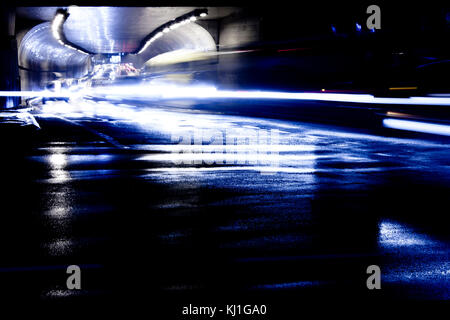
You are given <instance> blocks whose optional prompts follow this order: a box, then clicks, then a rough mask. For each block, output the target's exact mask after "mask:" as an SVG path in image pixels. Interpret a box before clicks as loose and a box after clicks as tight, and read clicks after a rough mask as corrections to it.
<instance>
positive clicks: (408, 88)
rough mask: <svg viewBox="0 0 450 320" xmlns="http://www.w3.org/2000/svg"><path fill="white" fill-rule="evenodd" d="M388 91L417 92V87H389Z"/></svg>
mask: <svg viewBox="0 0 450 320" xmlns="http://www.w3.org/2000/svg"><path fill="white" fill-rule="evenodd" d="M389 90H417V87H391V88H389Z"/></svg>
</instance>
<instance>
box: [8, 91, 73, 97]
mask: <svg viewBox="0 0 450 320" xmlns="http://www.w3.org/2000/svg"><path fill="white" fill-rule="evenodd" d="M72 96H73V93H69V92H67V93H56V92H50V91H0V97H48V98H70V97H72Z"/></svg>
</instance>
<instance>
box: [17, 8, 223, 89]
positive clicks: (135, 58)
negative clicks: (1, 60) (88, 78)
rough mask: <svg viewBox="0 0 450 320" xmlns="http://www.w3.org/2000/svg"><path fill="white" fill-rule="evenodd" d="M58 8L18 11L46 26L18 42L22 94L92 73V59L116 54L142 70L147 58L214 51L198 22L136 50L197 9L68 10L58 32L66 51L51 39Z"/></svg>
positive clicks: (41, 26) (211, 43)
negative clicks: (159, 31)
mask: <svg viewBox="0 0 450 320" xmlns="http://www.w3.org/2000/svg"><path fill="white" fill-rule="evenodd" d="M57 9H58V8H42V7H41V8H18V9H17V13H18V15H19V16H22V17H26V18H29V19H37V20H43V21H45V22H43V23H40V24H38V25H36V26H35V27H33V28H31V30H29V31H28V32H26V34H25V35H24V37H23V38H22V39H21V41H20V46H19V49H18V56H19V58H18V60H19V68H20V74H21V79H22V87H23V88H24V89H31V90H32V89H38V88H42V87H43V86H45V84H46V83H48V82H49V81H51V80H56V79H58V78H80V77H82V76H84V75H86V74H88V73H89V72H90V71H92V68H93V64H94V63H93V57H94V55H100V56H112V55H118V54H119V55H121V56H122V57H123V58H122V61H123V62H125V63H131V64H133V65H134V66H135V67H137V68H141V67H143V66H144V64H145V62H146V61H148V60H149V59H151V58H154V57H156V56H158V55H161V54H164V53H167V52H171V51H177V50H189V51H215V50H216V43H215V41H214V39H213V37H212V35H211V34H210V32H208V30H206V29H205V28H203V27H202V26H201V25H199V24H197V23H189V24H185V25H183V26H181V27H180V28H177V29H176V30H171V32H168V33H164V34H163V36H161V37H160V38H158V39H157V40H156V41H154V42H152V44H151V45H149V46H146V47H145V50H141V51H139V49H142V46H143V41H144V39H145V37H146V36H148V35H149V34H151V33H152V32H153V31H154V30H155V29H157V28H159V27H161V26H164V25H165V24H167V23H170V21H173V20H174V19H176V18H177V17H180V16H182V15H186V14H188V13H189V12H191V11H192V10H194V9H195V8H192V7H177V8H125V7H121V8H117V7H69V8H67V11H68V14H69V15H68V18H67V20H66V21H65V22H64V24H63V28H62V32H63V36H64V38H65V39H66V41H67V42H68V43H70V45H69V46H67V45H64V44H61V43H60V42H58V40H57V39H56V38H55V36H54V35H53V34H52V26H51V23H52V22H51V20H52V19H53V18H54V16H55V13H56V11H57ZM130 22H132V23H130ZM144 44H145V43H144ZM73 47H76V48H79V49H80V50H74V48H73ZM138 51H139V52H138Z"/></svg>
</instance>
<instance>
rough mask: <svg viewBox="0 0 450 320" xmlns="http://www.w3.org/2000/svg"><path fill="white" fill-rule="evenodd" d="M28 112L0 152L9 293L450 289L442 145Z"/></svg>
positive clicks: (181, 115) (206, 118)
mask: <svg viewBox="0 0 450 320" xmlns="http://www.w3.org/2000/svg"><path fill="white" fill-rule="evenodd" d="M36 116H37V120H38V121H39V123H40V125H41V127H42V128H43V130H42V132H41V136H40V138H39V142H38V144H37V146H36V147H34V148H33V149H32V150H31V151H29V152H27V153H26V154H25V155H23V156H14V157H5V158H4V159H3V162H4V165H5V167H4V168H6V170H5V171H6V172H5V174H4V179H5V183H6V184H7V185H8V186H9V190H7V191H5V193H4V197H5V199H8V200H7V201H8V205H7V210H5V212H3V214H2V218H1V219H2V223H1V230H0V231H1V233H0V234H1V240H2V242H1V243H2V247H1V248H2V256H3V260H2V265H1V268H0V274H2V276H4V277H3V278H4V279H5V280H4V283H5V284H6V288H8V290H9V291H10V293H9V294H11V295H12V296H22V295H28V296H30V297H31V298H35V297H38V298H40V299H43V300H48V299H50V300H53V299H58V298H62V299H64V297H67V296H71V297H72V298H75V299H76V298H77V297H81V298H80V299H83V298H85V297H90V298H92V297H94V299H95V298H98V297H100V298H102V297H113V298H117V299H124V298H130V299H134V298H136V299H138V300H139V299H141V300H143V301H145V297H146V296H147V295H149V294H150V293H154V292H157V293H158V294H160V297H161V300H162V301H164V297H171V299H172V298H174V297H176V298H178V299H179V301H182V302H183V303H189V300H190V299H194V298H193V297H196V296H199V297H202V295H203V294H205V295H207V296H208V297H209V298H211V297H214V296H217V297H218V296H220V297H222V298H224V300H225V301H227V300H226V299H227V297H229V299H231V298H230V297H235V296H238V295H246V294H251V296H252V297H256V296H258V297H263V298H264V299H266V300H267V299H270V297H274V296H275V295H276V296H277V297H281V296H282V295H283V294H286V296H287V295H289V296H290V297H292V296H296V297H306V296H308V297H322V298H323V297H324V296H326V295H327V294H330V295H333V294H334V295H335V294H336V293H337V292H339V294H342V295H344V296H353V297H359V298H362V297H371V295H372V296H373V295H376V297H377V298H388V299H389V298H399V297H403V298H404V297H407V298H414V299H422V298H425V299H448V298H449V297H450V295H449V280H448V274H449V270H450V263H449V259H448V258H449V246H448V236H447V235H446V234H447V233H446V232H447V230H446V229H447V228H446V226H444V225H443V224H442V222H441V221H442V219H443V218H444V216H445V215H446V208H447V206H448V191H449V186H450V160H449V157H448V155H449V154H450V153H449V152H450V150H449V149H450V148H449V146H448V145H446V144H442V143H439V142H436V141H425V140H418V139H412V138H397V137H385V136H377V135H372V134H369V133H362V132H355V131H353V132H350V131H345V130H343V129H338V128H335V127H331V126H323V125H312V124H305V123H300V122H289V121H282V120H269V119H257V118H254V117H243V116H228V115H223V114H220V113H199V112H184V111H182V110H181V111H180V110H174V109H166V108H161V107H147V108H135V107H133V106H132V105H126V104H119V105H117V104H110V103H108V102H95V101H88V100H85V101H78V102H77V103H76V104H75V103H72V104H67V103H64V102H50V103H47V104H46V105H45V106H44V108H43V109H42V110H41V111H40V112H38V113H37V114H36ZM69 264H77V265H80V266H81V268H82V270H84V272H85V273H83V274H86V280H83V281H85V282H83V283H84V286H83V290H81V291H76V292H73V291H68V290H66V287H65V279H66V274H65V266H67V265H69ZM371 264H377V265H379V266H380V267H381V270H382V286H383V290H382V292H381V293H373V292H369V291H368V290H367V288H366V286H365V282H366V279H367V274H366V268H367V266H369V265H371ZM83 279H84V278H83ZM111 279H113V280H111ZM29 283H33V285H32V286H31V288H29V287H27V286H26V285H25V284H29ZM24 288H27V289H26V290H25V289H24ZM186 297H189V298H186ZM261 299H262V298H261ZM177 301H178V300H177ZM229 303H231V302H229Z"/></svg>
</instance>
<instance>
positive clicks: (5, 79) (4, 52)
mask: <svg viewBox="0 0 450 320" xmlns="http://www.w3.org/2000/svg"><path fill="white" fill-rule="evenodd" d="M0 13H1V14H0V21H1V22H0V90H2V91H3V90H4V91H18V90H20V78H19V72H18V66H17V42H16V39H15V37H14V32H15V12H14V10H13V9H11V8H4V7H1V8H0ZM19 103H20V99H19V98H15V97H0V108H10V107H14V106H17V105H18V104H19Z"/></svg>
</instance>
